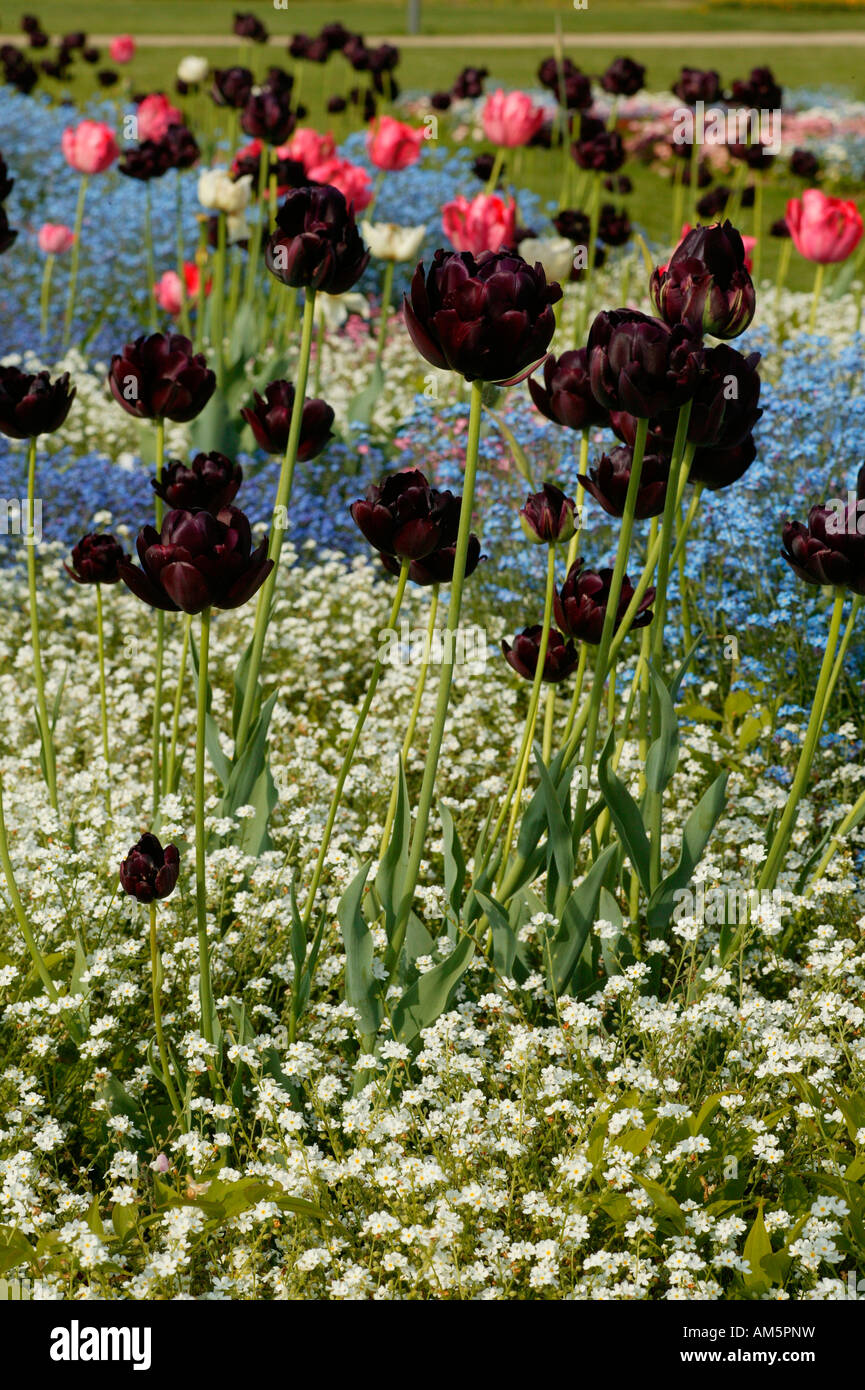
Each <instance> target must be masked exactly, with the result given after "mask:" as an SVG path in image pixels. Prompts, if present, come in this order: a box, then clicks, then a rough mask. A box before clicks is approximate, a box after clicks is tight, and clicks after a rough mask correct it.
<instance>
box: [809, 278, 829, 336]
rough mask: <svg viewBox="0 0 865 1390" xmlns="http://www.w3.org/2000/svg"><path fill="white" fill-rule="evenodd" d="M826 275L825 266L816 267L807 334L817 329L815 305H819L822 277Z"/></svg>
mask: <svg viewBox="0 0 865 1390" xmlns="http://www.w3.org/2000/svg"><path fill="white" fill-rule="evenodd" d="M825 274H826V267H825V265H818V267H817V271H816V274H815V276H814V294H813V296H812V298H811V313H810V316H809V318H808V332H809V333H813V332H814V331H815V330H816V328H817V305H818V304H819V303H820V296H821V295H822V293H823V276H824V275H825Z"/></svg>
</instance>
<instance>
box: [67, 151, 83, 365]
mask: <svg viewBox="0 0 865 1390" xmlns="http://www.w3.org/2000/svg"><path fill="white" fill-rule="evenodd" d="M86 197H87V175H86V174H82V175H81V182H80V183H79V185H78V202H77V203H76V205H75V240H74V241H73V243H72V260H71V262H70V265H69V288H68V290H67V292H66V313H65V315H64V318H63V351H64V352H65V351H66V349H67V348H68V346H69V338H70V336H71V333H72V315H73V314H74V313H75V291H76V289H77V287H78V263H79V259H80V255H81V228H82V226H83V224H84V200H85V198H86Z"/></svg>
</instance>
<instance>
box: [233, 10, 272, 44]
mask: <svg viewBox="0 0 865 1390" xmlns="http://www.w3.org/2000/svg"><path fill="white" fill-rule="evenodd" d="M233 32H234V33H235V34H236V35H237V37H238V38H239V39H251V40H252V42H253V43H267V40H268V38H269V37H270V35H269V34H268V32H267V30H266V29H265V27H264V25H263V24H262V22H261V20H260V19H258V18H257V16H256V15H254V14H252V13H251V12H250V11H244V12H242V13H241V12H235V15H234V26H233Z"/></svg>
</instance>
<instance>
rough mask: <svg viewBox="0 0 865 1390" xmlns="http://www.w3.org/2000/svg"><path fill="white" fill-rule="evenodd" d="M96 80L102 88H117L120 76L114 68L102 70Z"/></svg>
mask: <svg viewBox="0 0 865 1390" xmlns="http://www.w3.org/2000/svg"><path fill="white" fill-rule="evenodd" d="M96 80H97V82H98V83H99V85H100V87H116V86H117V83H118V82H119V81H120V74H119V73H117V72H115V71H114V69H113V68H100V69H99V72H97V74H96Z"/></svg>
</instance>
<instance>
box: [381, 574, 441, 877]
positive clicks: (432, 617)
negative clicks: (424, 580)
mask: <svg viewBox="0 0 865 1390" xmlns="http://www.w3.org/2000/svg"><path fill="white" fill-rule="evenodd" d="M438 609H439V586H438V584H433V586H432V602H431V603H430V610H429V621H428V623H427V630H426V638H425V641H424V650H423V660H422V661H421V668H420V675H419V676H418V679H417V685H416V686H415V692H414V700H413V702H412V707H411V714H410V715H409V721H408V728H407V729H406V731H405V738H404V739H403V741H402V752H401V753H400V758H401V761H402V766H403V767H405V765H406V761H407V759H408V755H409V753H410V752H411V746H412V743H413V742H414V734H415V729H416V728H417V721H418V716H419V715H420V706H421V700H422V699H423V693H424V688H425V686H426V678H427V672H428V671H429V665H430V653H431V652H432V644H433V640H434V638H435V630H436V618H437V617H438ZM398 794H399V778H398V777H397V778H395V779H394V784H393V788H392V789H391V794H390V803H389V805H388V808H387V817H386V819H385V823H384V831H383V833H382V837H381V846H380V848H379V852H378V856H379V859H381V857H382V855H383V854H384V852H385V850H386V849H387V847H388V844H389V842H390V832H391V830H392V829H393V819H394V816H395V815H396V803H397V796H398Z"/></svg>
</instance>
